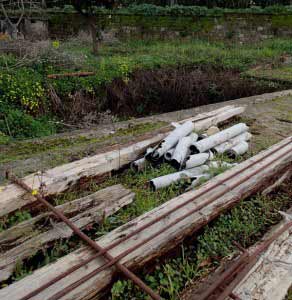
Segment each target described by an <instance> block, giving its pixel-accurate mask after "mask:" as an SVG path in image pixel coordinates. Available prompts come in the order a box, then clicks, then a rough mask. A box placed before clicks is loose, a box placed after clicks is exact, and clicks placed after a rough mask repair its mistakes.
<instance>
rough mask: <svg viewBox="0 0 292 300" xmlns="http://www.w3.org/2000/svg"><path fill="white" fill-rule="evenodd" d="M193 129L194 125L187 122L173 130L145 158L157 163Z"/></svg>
mask: <svg viewBox="0 0 292 300" xmlns="http://www.w3.org/2000/svg"><path fill="white" fill-rule="evenodd" d="M194 128H195V125H194V123H193V122H192V121H187V122H185V123H183V124H182V125H181V126H179V127H177V128H175V129H174V130H173V131H172V132H171V133H170V134H169V135H168V136H167V137H166V138H165V139H164V140H163V141H162V142H161V143H160V144H159V145H158V146H157V147H156V148H155V149H154V151H153V153H151V155H149V156H148V155H147V156H146V158H149V159H150V160H153V161H158V160H159V159H160V158H161V157H162V156H164V154H165V153H166V152H167V151H168V150H169V149H171V148H173V147H175V146H176V145H177V143H178V141H179V140H180V139H181V138H183V137H185V136H187V135H189V134H190V133H191V132H192V131H193V130H194Z"/></svg>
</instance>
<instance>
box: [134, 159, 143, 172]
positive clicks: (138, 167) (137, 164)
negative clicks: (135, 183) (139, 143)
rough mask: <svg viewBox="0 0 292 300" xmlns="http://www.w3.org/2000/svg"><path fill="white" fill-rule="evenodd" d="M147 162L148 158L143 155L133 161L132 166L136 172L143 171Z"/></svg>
mask: <svg viewBox="0 0 292 300" xmlns="http://www.w3.org/2000/svg"><path fill="white" fill-rule="evenodd" d="M145 163H146V159H145V157H142V158H140V159H137V160H135V161H134V162H132V163H131V168H132V169H133V170H134V171H136V172H139V171H142V170H143V169H144V167H145Z"/></svg>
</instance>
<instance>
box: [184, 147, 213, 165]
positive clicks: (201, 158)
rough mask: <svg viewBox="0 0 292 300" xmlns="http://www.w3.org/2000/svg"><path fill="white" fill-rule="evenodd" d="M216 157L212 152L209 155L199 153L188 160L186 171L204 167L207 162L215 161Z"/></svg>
mask: <svg viewBox="0 0 292 300" xmlns="http://www.w3.org/2000/svg"><path fill="white" fill-rule="evenodd" d="M213 157H214V155H213V153H212V152H211V151H209V152H208V153H199V154H194V155H190V156H189V157H188V158H187V160H186V169H191V168H195V167H197V166H200V165H203V164H204V163H205V162H206V161H207V160H211V159H213Z"/></svg>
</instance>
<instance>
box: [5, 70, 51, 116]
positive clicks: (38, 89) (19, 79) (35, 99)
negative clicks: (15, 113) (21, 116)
mask: <svg viewBox="0 0 292 300" xmlns="http://www.w3.org/2000/svg"><path fill="white" fill-rule="evenodd" d="M44 100H45V89H44V88H43V86H42V80H41V77H40V75H39V74H37V73H36V72H34V71H33V70H30V69H27V68H21V69H18V70H16V71H14V72H13V74H12V72H10V73H5V72H3V73H0V103H1V102H2V103H6V104H8V105H12V106H15V107H21V108H23V109H25V110H26V111H29V112H31V113H37V112H38V110H39V108H40V106H41V104H42V103H43V101H44Z"/></svg>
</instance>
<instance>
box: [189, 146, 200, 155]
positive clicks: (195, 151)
mask: <svg viewBox="0 0 292 300" xmlns="http://www.w3.org/2000/svg"><path fill="white" fill-rule="evenodd" d="M190 150H191V154H198V153H200V151H199V150H198V149H197V147H196V146H195V145H191V146H190Z"/></svg>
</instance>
